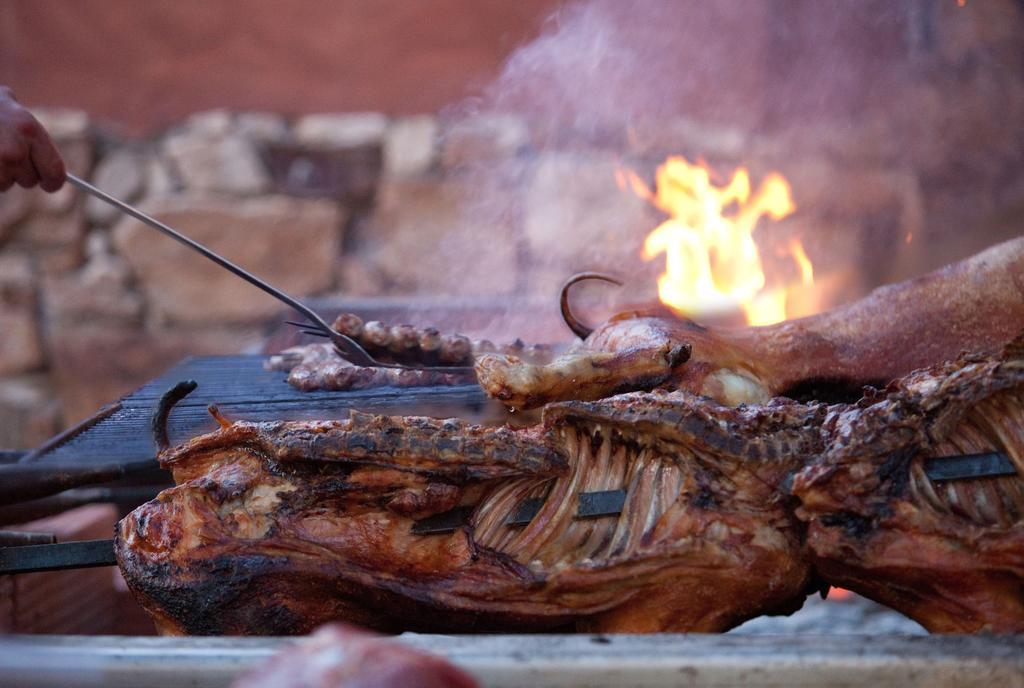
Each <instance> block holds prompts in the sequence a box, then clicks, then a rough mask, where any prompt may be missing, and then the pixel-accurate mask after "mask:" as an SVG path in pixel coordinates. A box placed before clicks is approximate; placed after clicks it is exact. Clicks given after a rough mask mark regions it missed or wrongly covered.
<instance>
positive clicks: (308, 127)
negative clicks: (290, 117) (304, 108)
mask: <svg viewBox="0 0 1024 688" xmlns="http://www.w3.org/2000/svg"><path fill="white" fill-rule="evenodd" d="M387 127H388V118H387V117H385V116H384V115H382V114H381V113H379V112H353V113H346V114H337V115H335V114H316V115H306V116H305V117H302V118H300V119H299V120H298V121H297V122H296V123H295V126H294V128H293V133H294V135H295V140H296V141H297V142H299V143H300V144H302V145H304V146H313V147H321V148H329V149H337V148H359V147H362V146H379V145H381V143H383V141H384V133H385V131H387Z"/></svg>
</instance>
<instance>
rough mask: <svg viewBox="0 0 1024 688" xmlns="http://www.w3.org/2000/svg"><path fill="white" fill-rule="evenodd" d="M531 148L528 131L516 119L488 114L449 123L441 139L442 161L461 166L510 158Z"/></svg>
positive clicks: (523, 123) (511, 116)
mask: <svg viewBox="0 0 1024 688" xmlns="http://www.w3.org/2000/svg"><path fill="white" fill-rule="evenodd" d="M529 145H530V130H529V127H528V126H527V124H526V122H525V121H524V120H523V119H522V118H521V117H519V116H516V115H511V114H496V113H488V114H481V115H474V116H472V117H467V118H465V119H460V120H457V121H455V122H452V123H450V124H449V125H448V126H447V127H445V130H444V132H443V133H442V136H441V162H442V164H443V165H444V166H445V167H461V166H465V165H473V164H475V163H479V162H487V161H489V160H495V159H501V158H511V157H515V156H517V155H519V154H520V153H522V152H524V151H525V150H526V149H527V148H528V147H529Z"/></svg>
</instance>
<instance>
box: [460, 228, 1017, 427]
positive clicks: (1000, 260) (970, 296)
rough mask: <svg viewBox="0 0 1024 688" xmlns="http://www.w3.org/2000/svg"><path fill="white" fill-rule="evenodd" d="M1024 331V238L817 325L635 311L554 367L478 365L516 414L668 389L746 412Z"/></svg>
mask: <svg viewBox="0 0 1024 688" xmlns="http://www.w3.org/2000/svg"><path fill="white" fill-rule="evenodd" d="M1022 329H1024V238H1019V239H1015V240H1012V241H1008V242H1005V243H1003V244H999V245H997V246H993V247H992V248H989V249H988V250H986V251H984V252H982V253H979V254H977V255H975V256H973V257H971V258H969V259H967V260H964V261H961V262H959V263H955V264H953V265H949V266H947V267H945V268H942V269H940V270H937V271H935V272H932V273H930V274H927V275H924V276H921V277H917V278H915V279H911V280H908V281H905V282H901V283H899V284H895V285H890V286H886V287H881V288H879V289H876V290H875V291H873V292H872V293H871V294H869V295H868V296H867V297H865V298H864V299H861V300H860V301H857V302H855V303H852V304H849V305H846V306H843V307H840V308H836V309H833V310H830V311H826V312H824V313H821V314H818V315H814V316H810V317H807V318H801V319H798V320H790V321H786V322H782V323H779V324H777V325H770V326H766V327H747V328H709V327H703V326H701V325H699V324H697V323H694V322H690V321H687V320H685V319H680V318H675V317H671V316H670V315H668V314H666V313H665V312H664V309H663V308H652V309H647V310H637V311H629V312H626V313H620V314H618V315H616V316H614V317H612V318H611V319H610V320H608V321H607V322H606V323H604V324H603V325H601V326H600V327H598V328H597V329H595V330H594V331H593V332H592V333H591V334H590V335H589V336H588V337H587V339H586V340H585V341H583V342H582V343H581V344H580V345H578V346H577V347H575V348H574V349H572V350H571V351H569V352H567V353H565V354H563V356H561V357H560V358H559V359H556V360H555V361H553V362H552V363H551V364H549V365H547V366H544V365H535V364H529V363H526V362H523V361H520V360H518V359H517V358H515V357H511V356H506V355H501V354H488V355H484V356H479V357H477V364H476V368H477V376H478V378H479V380H480V384H481V386H482V387H483V388H484V389H485V390H486V391H487V392H488V394H490V395H491V396H493V397H495V398H497V399H501V400H502V401H504V402H505V403H507V404H509V405H510V406H513V407H516V408H532V407H536V406H541V405H543V404H545V403H550V402H555V401H563V400H568V399H596V398H601V397H603V396H607V395H608V394H609V393H611V392H612V391H616V392H622V391H629V390H642V389H652V388H654V387H656V386H660V387H663V388H666V389H680V390H687V391H690V392H693V393H695V394H703V395H705V396H709V397H712V398H714V399H716V400H718V401H719V402H721V403H724V404H729V405H737V404H741V403H765V402H766V401H767V400H768V399H770V398H772V397H773V396H777V395H780V394H787V393H792V392H793V390H796V389H798V388H800V387H801V386H809V385H812V384H814V383H826V384H828V385H835V386H840V387H842V388H844V389H853V390H859V389H860V387H861V386H863V385H868V384H870V385H875V386H882V385H885V384H886V383H887V382H889V381H890V380H893V379H895V378H897V377H900V376H902V375H906V374H908V373H910V372H911V371H913V370H915V369H918V368H922V367H926V366H931V365H936V364H940V363H943V362H945V361H949V360H952V359H954V358H956V356H957V355H958V354H959V353H960V352H962V351H979V352H981V351H990V352H991V351H995V350H997V349H998V347H999V346H1001V345H1002V344H1003V343H1005V342H1006V341H1009V340H1010V339H1011V338H1013V337H1014V336H1015V335H1016V334H1017V333H1018V332H1020V331H1021V330H1022ZM677 346H687V347H689V350H690V355H689V358H688V360H685V362H680V363H682V364H681V365H680V364H673V365H669V366H665V365H661V368H658V371H659V372H660V373H661V375H660V376H659V375H652V374H651V370H652V369H655V368H657V366H658V364H659V362H661V361H663V360H664V357H663V356H662V358H659V352H664V351H669V350H671V349H672V348H673V347H677ZM591 360H592V361H595V362H600V363H601V364H600V365H590V364H589V361H591ZM566 370H570V371H573V373H574V374H573V376H572V377H573V379H572V382H573V384H566V380H565V378H566V375H565V372H564V371H566ZM616 381H617V382H618V384H615V382H616Z"/></svg>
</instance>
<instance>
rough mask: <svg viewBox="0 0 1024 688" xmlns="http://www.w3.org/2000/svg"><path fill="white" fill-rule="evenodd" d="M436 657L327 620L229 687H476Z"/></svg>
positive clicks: (456, 670)
mask: <svg viewBox="0 0 1024 688" xmlns="http://www.w3.org/2000/svg"><path fill="white" fill-rule="evenodd" d="M476 686H477V682H476V681H474V680H473V678H472V677H471V676H469V675H468V674H466V673H465V672H463V671H462V670H460V669H458V668H456V667H455V666H453V665H451V664H449V663H448V662H447V661H445V660H444V659H442V658H441V657H436V656H434V655H430V654H427V653H426V652H421V651H419V650H414V649H413V648H411V647H406V646H405V645H403V644H402V643H400V642H397V641H394V640H386V639H384V638H381V637H379V636H377V635H375V634H373V633H367V632H366V631H364V630H361V629H357V628H353V627H350V626H345V625H343V624H331V625H329V626H324V627H323V628H320V629H318V630H317V631H316V633H314V634H313V635H311V636H310V637H309V638H305V639H303V640H301V641H299V642H297V643H296V644H295V645H290V646H288V647H286V648H285V649H284V650H282V651H281V652H279V653H277V654H276V655H274V656H273V657H271V658H270V659H269V660H267V661H266V662H261V663H260V664H259V665H258V666H255V667H253V668H252V669H250V670H248V671H246V672H245V674H243V675H242V676H239V677H238V679H237V680H235V682H234V683H232V684H231V688H410V687H414V688H476Z"/></svg>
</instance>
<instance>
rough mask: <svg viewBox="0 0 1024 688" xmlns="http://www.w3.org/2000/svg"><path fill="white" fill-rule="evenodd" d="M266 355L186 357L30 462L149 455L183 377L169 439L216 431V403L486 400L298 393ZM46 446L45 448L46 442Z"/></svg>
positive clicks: (280, 412)
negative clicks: (155, 419) (166, 400)
mask: <svg viewBox="0 0 1024 688" xmlns="http://www.w3.org/2000/svg"><path fill="white" fill-rule="evenodd" d="M264 361H266V357H265V356H260V355H248V356H204V357H196V358H187V359H185V360H184V361H182V362H181V363H179V364H178V365H176V366H174V367H173V368H171V369H170V370H168V371H167V372H166V373H164V374H163V375H162V376H160V377H159V378H157V379H155V380H153V381H152V382H149V383H147V384H146V385H144V386H142V387H141V388H139V389H138V390H136V391H135V392H132V393H131V394H129V395H128V396H126V397H125V398H124V399H122V400H121V402H120V408H118V409H117V410H116V411H115V412H113V413H112V414H110V415H109V416H107V417H105V418H102V419H101V420H100V421H99V422H97V423H95V424H93V425H91V426H89V427H86V428H85V429H83V430H82V431H81V432H79V433H77V434H72V435H71V436H69V437H65V438H64V439H63V440H62V441H59V442H55V443H54V444H53V445H52V446H46V448H45V449H44V450H43V451H41V452H38V453H36V454H35V456H32V457H30V458H31V460H36V461H61V462H68V463H77V462H82V463H100V462H121V461H125V462H128V461H139V460H144V459H149V458H153V456H154V455H155V454H156V446H155V444H154V442H153V437H152V434H151V432H150V418H151V416H152V413H153V409H154V407H155V406H156V403H157V401H158V400H159V399H160V397H161V395H163V393H164V392H166V391H167V390H168V389H169V388H170V387H172V386H174V385H175V384H176V383H178V382H180V381H182V380H190V379H191V380H195V381H196V382H198V383H199V387H198V388H197V389H196V391H194V392H193V393H192V394H191V395H189V396H188V397H187V398H185V399H184V400H183V401H181V402H180V403H179V404H178V405H177V406H175V408H174V410H173V412H172V413H171V416H170V420H169V423H168V430H169V435H170V439H171V442H174V443H177V442H181V441H184V440H186V439H188V438H190V437H194V436H196V435H199V434H201V433H204V432H210V431H212V430H214V429H216V427H217V425H216V423H215V422H214V421H213V419H212V418H211V417H210V414H209V413H208V412H207V410H206V407H207V406H208V405H210V404H217V406H219V407H220V409H221V411H222V412H223V413H224V415H225V416H227V417H228V418H230V419H232V420H254V421H257V420H268V421H269V420H292V419H328V418H343V417H345V415H346V414H347V411H348V409H353V408H355V409H360V410H366V411H374V412H381V413H394V414H406V413H415V414H424V415H444V416H467V415H479V414H480V413H481V412H483V411H484V409H485V408H487V407H489V406H490V405H491V404H493V403H494V402H491V401H489V400H488V399H487V397H486V396H485V395H484V393H483V390H481V389H480V388H479V387H478V386H477V385H475V384H474V385H460V386H457V387H415V388H395V387H380V388H375V389H366V390H357V391H351V392H301V391H299V390H297V389H295V388H294V387H292V386H291V385H289V384H288V382H287V375H286V373H284V372H281V371H277V370H266V369H265V368H264V366H263V364H264ZM44 446H45V445H44Z"/></svg>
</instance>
